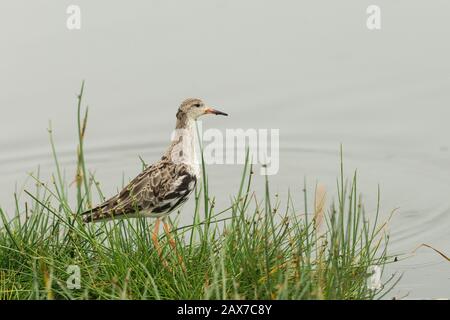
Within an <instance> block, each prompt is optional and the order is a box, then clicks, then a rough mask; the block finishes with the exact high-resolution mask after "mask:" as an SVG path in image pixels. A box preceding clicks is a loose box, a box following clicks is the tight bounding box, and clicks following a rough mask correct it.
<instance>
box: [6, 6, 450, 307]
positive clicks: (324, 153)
mask: <svg viewBox="0 0 450 320" xmlns="http://www.w3.org/2000/svg"><path fill="white" fill-rule="evenodd" d="M69 4H78V5H80V7H81V12H82V28H81V30H79V31H69V30H67V28H66V17H67V15H66V13H65V11H66V8H67V6H68V5H69ZM369 4H375V3H374V1H365V0H354V1H345V2H344V1H339V2H338V1H331V0H330V1H318V0H315V1H281V2H280V1H278V2H275V1H261V0H253V1H230V0H228V1H223V0H222V1H212V0H204V1H189V2H187V1H176V2H175V1H167V0H164V1H163V0H160V1H133V2H122V4H119V3H112V2H111V1H95V2H94V1H75V0H73V1H52V2H50V1H36V0H35V1H32V2H31V1H18V0H14V1H12V0H10V1H6V0H4V1H2V2H1V3H0V35H1V39H2V41H1V42H0V57H1V63H0V88H1V89H0V108H1V110H2V116H1V117H0V130H1V131H0V132H1V136H0V149H1V150H2V151H1V153H0V175H1V178H2V179H1V180H0V188H1V192H0V203H1V204H2V207H3V208H8V209H11V208H12V204H13V201H12V194H13V192H14V185H15V183H17V184H18V188H19V189H21V184H22V183H24V181H25V179H26V176H27V175H26V173H27V172H29V171H32V170H34V169H35V168H36V167H37V166H38V165H40V166H41V170H42V176H43V178H44V179H47V180H48V174H49V172H50V171H51V170H53V167H52V159H51V156H50V146H49V143H48V137H47V132H46V128H47V124H48V120H49V119H51V120H52V121H53V127H54V131H55V138H56V143H57V148H58V151H59V152H60V154H61V158H60V160H61V164H62V165H63V166H64V167H65V168H66V169H67V174H68V175H73V172H74V162H73V160H74V159H75V153H74V150H75V147H76V135H75V132H76V130H75V103H76V100H75V98H76V93H77V92H78V90H79V86H80V82H81V80H82V79H86V94H85V101H86V102H87V103H88V104H89V106H90V119H89V124H90V126H89V129H88V133H87V141H86V156H87V160H88V164H89V168H90V169H92V170H95V171H96V174H97V177H98V179H99V180H100V181H101V182H102V186H103V189H104V191H105V193H106V194H107V195H112V193H113V192H115V191H116V189H117V188H118V187H119V186H120V185H121V183H122V173H124V175H125V178H126V179H127V180H128V179H129V178H132V177H133V176H134V175H135V174H136V173H137V172H138V171H139V170H140V164H139V160H138V158H137V155H138V154H140V155H142V156H143V157H144V158H145V159H146V160H147V161H148V162H152V161H154V160H156V159H158V158H159V156H160V154H161V153H162V152H163V151H164V149H165V146H166V144H167V142H168V140H169V135H170V132H171V130H172V127H173V125H174V115H175V111H176V108H177V106H178V104H179V103H180V102H181V100H183V99H184V98H186V97H190V96H198V97H201V98H203V99H205V100H206V101H207V102H209V103H211V104H213V105H215V106H217V107H218V108H219V109H221V110H223V111H226V112H229V113H230V115H231V116H230V117H229V118H218V117H217V118H213V119H207V121H205V122H204V126H205V127H207V128H208V127H218V128H220V129H225V128H279V129H280V146H281V155H280V157H281V160H280V172H279V174H278V175H276V176H273V177H271V181H272V185H273V187H272V188H273V189H274V191H279V193H280V195H286V193H287V188H288V187H290V188H291V190H293V191H296V192H297V193H298V203H299V206H300V205H301V188H302V183H303V177H304V176H306V177H307V178H308V181H309V182H310V185H311V187H312V186H313V184H314V183H315V181H320V182H322V183H324V184H325V185H326V186H327V188H328V190H329V193H330V196H332V195H333V194H334V191H335V179H336V177H337V175H338V173H339V160H338V150H339V145H340V143H341V142H342V143H343V144H344V149H345V161H346V168H347V172H348V174H349V175H350V174H351V172H352V171H353V170H354V169H356V168H357V169H358V172H359V177H360V187H359V189H360V190H361V191H362V192H363V194H364V197H365V199H366V203H367V209H368V211H369V212H373V210H374V208H375V198H376V189H377V185H378V184H380V186H381V190H382V211H383V215H384V216H386V215H387V214H388V213H389V212H390V211H391V210H392V209H394V208H397V207H398V208H399V210H398V213H397V214H396V215H395V217H394V219H393V221H392V223H391V225H390V228H389V230H390V233H391V241H392V246H391V251H392V252H398V253H401V252H403V253H410V252H411V251H412V250H413V249H414V248H415V247H417V246H418V245H419V244H421V243H427V244H430V245H433V246H434V247H436V248H438V249H441V250H442V251H444V252H446V253H447V254H450V232H449V230H450V126H449V119H450V109H449V104H450V62H449V59H448V57H449V56H450V42H449V41H448V39H449V36H450V19H449V13H450V2H448V1H444V0H442V1H438V0H435V1H411V0H408V1H406V0H403V1H400V0H399V1H395V2H393V1H386V0H384V1H380V0H379V1H376V4H378V5H380V7H381V10H382V29H381V30H379V31H369V30H368V29H367V28H366V24H365V21H366V17H367V15H366V13H365V11H366V8H367V6H368V5H369ZM240 170H241V167H240V166H229V165H215V166H210V167H209V171H210V175H211V177H210V184H211V188H212V190H213V193H214V194H215V195H217V197H218V199H219V202H220V204H222V206H225V204H226V203H227V199H228V197H229V195H230V194H232V193H234V192H235V191H236V189H237V185H238V176H239V172H240ZM260 182H261V181H257V184H258V183H259V185H257V186H256V188H257V189H258V188H259V189H260V188H261V186H260ZM185 212H186V213H187V212H188V210H185ZM187 221H189V217H187ZM449 267H450V266H449V264H448V262H445V261H443V259H442V258H441V257H439V256H438V255H437V254H435V253H434V252H432V251H431V250H429V249H425V248H423V249H420V250H418V251H417V253H416V254H415V255H414V256H413V257H412V258H410V259H407V260H406V261H402V262H399V263H397V264H393V265H391V266H390V267H389V272H388V274H387V275H389V274H390V273H392V272H404V277H403V279H402V281H401V282H400V284H399V285H398V287H397V288H396V289H395V290H394V292H393V293H392V294H391V296H394V295H395V296H402V295H404V294H408V293H409V297H411V298H438V297H447V298H448V297H450V268H449Z"/></svg>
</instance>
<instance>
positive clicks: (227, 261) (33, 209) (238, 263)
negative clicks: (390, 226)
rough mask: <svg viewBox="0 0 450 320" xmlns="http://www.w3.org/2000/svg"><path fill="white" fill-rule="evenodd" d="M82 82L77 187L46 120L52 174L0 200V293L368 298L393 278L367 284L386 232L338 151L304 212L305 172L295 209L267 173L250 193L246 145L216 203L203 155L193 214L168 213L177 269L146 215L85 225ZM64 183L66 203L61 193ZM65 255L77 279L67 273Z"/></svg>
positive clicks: (90, 192) (89, 184)
mask: <svg viewBox="0 0 450 320" xmlns="http://www.w3.org/2000/svg"><path fill="white" fill-rule="evenodd" d="M83 91H84V82H83V84H82V86H81V90H80V94H79V95H78V103H77V123H78V132H77V136H78V140H79V141H78V148H77V157H76V159H77V166H76V173H75V187H73V186H71V185H70V184H67V181H66V178H65V176H64V175H63V174H62V172H63V170H62V168H61V167H60V163H59V162H58V156H57V151H56V147H55V144H54V140H53V129H52V127H51V125H50V127H49V135H50V145H51V151H52V155H53V157H54V163H55V170H56V176H55V175H53V176H52V180H51V183H49V184H47V183H44V182H43V181H41V179H40V177H39V174H37V175H36V176H34V175H33V176H32V178H33V179H34V181H35V183H36V190H34V191H30V190H25V195H24V197H25V199H22V198H20V197H17V198H16V207H15V213H14V215H13V218H10V217H9V215H7V213H6V212H5V211H4V210H2V209H1V208H0V217H1V221H2V225H1V227H0V299H374V298H380V297H382V296H383V295H385V294H386V293H387V292H389V289H390V288H392V287H393V286H394V285H395V284H396V282H397V281H398V280H399V278H398V277H396V278H390V279H388V280H387V283H386V284H385V286H384V287H382V288H381V289H377V290H371V289H369V288H368V287H367V279H368V278H369V277H370V274H369V273H368V270H369V267H371V266H376V265H377V266H381V267H383V266H384V265H385V264H386V263H387V261H388V255H387V245H388V240H389V239H388V236H387V235H385V233H384V224H382V225H381V226H379V225H377V224H375V225H373V224H370V223H369V221H368V219H367V216H366V213H365V211H364V207H363V204H362V199H361V197H360V196H358V194H357V175H356V173H355V175H354V176H353V178H352V179H351V181H350V183H348V182H345V177H344V166H343V161H342V157H341V166H340V177H339V179H338V181H337V193H338V201H337V203H331V204H330V206H329V209H328V210H327V209H325V207H324V202H323V201H322V200H321V199H322V197H324V192H325V191H324V190H320V189H318V190H319V193H318V194H316V197H315V204H314V205H313V208H314V210H313V211H312V213H311V217H310V213H309V211H308V205H307V199H308V197H307V184H306V180H305V185H304V190H303V191H304V195H303V196H304V210H303V212H302V211H298V210H296V209H295V201H294V197H295V196H292V195H291V192H288V194H287V198H286V200H285V201H283V202H284V203H285V207H284V208H283V207H282V205H281V202H282V201H281V200H280V199H279V196H278V195H275V196H273V195H272V194H271V192H270V188H269V187H270V182H269V180H268V178H267V177H266V181H265V191H264V195H263V196H262V200H260V199H259V198H258V196H257V195H256V194H255V193H254V192H253V191H252V188H251V186H252V180H253V178H252V176H253V168H252V165H251V164H250V163H251V161H250V158H249V153H248V151H247V156H246V164H245V165H244V167H243V172H242V175H241V176H240V177H237V180H238V181H240V183H239V188H238V190H237V191H236V194H235V196H232V197H231V198H230V205H229V206H228V207H227V208H225V209H224V210H221V211H218V212H215V199H214V197H211V195H210V193H209V190H208V180H207V179H208V177H207V172H206V166H205V163H204V159H203V158H202V175H203V182H202V185H201V186H199V187H198V188H197V189H196V190H195V193H194V194H193V195H192V199H191V201H194V202H195V207H194V210H193V212H192V213H190V212H184V213H183V214H184V215H191V216H192V217H193V218H192V223H191V224H188V225H183V226H179V225H178V221H179V215H177V214H176V213H173V219H172V220H171V221H172V222H173V224H174V227H173V230H172V235H173V237H174V239H175V240H176V242H177V252H178V254H180V255H181V256H182V258H183V260H184V264H185V268H186V270H185V271H184V270H183V268H182V266H181V264H180V263H178V257H177V254H176V253H175V252H173V251H172V250H171V248H170V246H169V245H168V241H167V239H166V238H165V236H161V239H160V241H161V244H162V245H163V254H164V256H165V258H166V259H167V261H168V262H169V264H170V270H169V269H167V268H164V267H162V263H161V260H160V258H159V256H158V254H157V253H156V250H155V248H154V247H153V244H152V241H151V240H150V233H151V229H152V227H153V226H152V224H153V220H151V219H130V220H114V221H111V222H103V223H98V224H94V225H85V224H83V223H82V222H81V221H80V217H79V213H80V212H82V211H84V210H86V209H88V208H89V207H90V206H91V204H92V202H93V201H94V200H93V197H94V196H96V197H97V198H98V200H103V199H104V196H103V194H102V192H101V189H100V186H99V183H98V182H97V181H96V179H95V176H94V174H92V173H89V175H88V174H87V173H88V171H87V165H86V163H85V157H84V154H85V153H84V139H85V133H86V126H87V115H88V113H87V109H86V111H85V112H84V113H83V112H82V97H83ZM341 155H342V149H341ZM141 162H142V165H144V164H145V163H144V161H143V160H142V159H141ZM69 182H70V181H69ZM73 188H75V190H74V193H75V198H76V203H71V201H70V200H69V198H70V197H69V195H70V193H71V192H72V190H73ZM316 190H317V187H316ZM347 191H348V192H347ZM299 198H302V197H299ZM378 201H379V196H378ZM201 210H203V212H204V214H203V217H202V215H201V214H200V212H201ZM178 214H179V213H178ZM378 215H379V206H377V209H376V212H375V216H374V217H372V218H373V219H374V220H375V221H378ZM323 221H324V222H323ZM74 265H75V266H78V267H79V270H80V274H81V278H80V284H81V288H80V289H71V288H69V286H68V283H67V281H68V279H70V276H71V274H69V273H68V272H67V270H68V267H69V266H74Z"/></svg>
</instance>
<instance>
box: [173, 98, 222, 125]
mask: <svg viewBox="0 0 450 320" xmlns="http://www.w3.org/2000/svg"><path fill="white" fill-rule="evenodd" d="M205 114H215V115H222V116H228V114H226V113H225V112H222V111H219V110H216V109H214V108H212V107H210V106H207V105H206V104H205V103H204V102H203V101H202V100H200V99H196V98H189V99H186V100H184V101H183V102H182V103H181V105H180V108H179V109H178V112H177V118H179V119H180V118H182V117H184V116H185V117H187V118H188V119H192V120H197V119H198V118H199V117H200V116H203V115H205Z"/></svg>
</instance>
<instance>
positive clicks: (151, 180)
mask: <svg viewBox="0 0 450 320" xmlns="http://www.w3.org/2000/svg"><path fill="white" fill-rule="evenodd" d="M196 182H197V179H196V177H195V175H193V174H192V173H191V171H190V170H189V168H188V167H187V165H185V164H175V163H173V162H171V161H164V160H161V161H160V162H158V163H156V164H154V165H152V166H150V167H148V168H147V169H145V170H144V171H143V172H142V173H140V174H139V175H138V176H137V177H136V178H134V179H133V180H132V181H131V182H130V183H129V184H128V185H127V186H126V187H125V188H124V189H123V190H122V191H120V193H119V194H117V195H116V196H114V197H112V198H111V199H108V200H106V201H105V202H104V203H102V204H101V205H99V206H98V207H95V208H93V209H92V210H89V211H86V212H85V213H83V214H82V215H83V218H84V221H85V222H90V221H98V220H103V219H111V218H113V217H118V216H122V215H127V214H137V213H146V214H151V213H153V214H155V215H156V216H157V215H164V214H165V213H169V212H171V211H173V210H174V209H175V208H176V207H178V206H179V205H180V204H181V203H183V202H184V201H186V200H187V196H188V195H189V194H190V193H191V191H192V190H193V189H194V188H195V184H196Z"/></svg>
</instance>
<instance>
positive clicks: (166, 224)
mask: <svg viewBox="0 0 450 320" xmlns="http://www.w3.org/2000/svg"><path fill="white" fill-rule="evenodd" d="M163 227H164V232H165V234H166V236H167V239H168V240H169V244H170V246H171V247H172V249H173V250H174V251H175V253H176V254H177V256H178V261H179V262H180V264H181V267H182V268H183V270H184V271H186V266H185V265H184V261H183V258H182V257H181V256H180V255H179V254H178V253H177V245H176V243H175V239H174V238H173V237H172V235H171V234H170V233H171V230H170V226H169V224H168V223H167V222H166V219H163Z"/></svg>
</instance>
